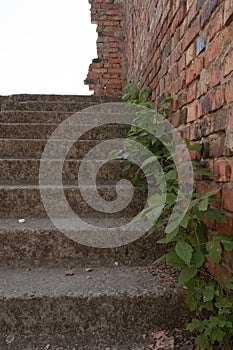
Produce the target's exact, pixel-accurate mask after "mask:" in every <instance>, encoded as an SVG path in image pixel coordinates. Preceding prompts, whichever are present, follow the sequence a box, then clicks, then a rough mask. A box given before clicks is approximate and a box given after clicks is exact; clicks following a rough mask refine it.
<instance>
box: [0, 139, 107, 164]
mask: <svg viewBox="0 0 233 350" xmlns="http://www.w3.org/2000/svg"><path fill="white" fill-rule="evenodd" d="M100 142H101V140H80V141H75V142H74V143H73V145H72V146H71V148H70V150H69V151H68V154H67V155H66V158H67V159H79V158H83V157H84V156H85V155H86V154H87V153H88V152H89V151H90V150H92V149H93V148H94V147H95V146H97V145H98V144H99V143H100ZM46 143H47V140H36V139H34V140H33V139H32V140H31V139H21V140H20V139H0V158H1V159H9V158H11V159H29V158H32V159H41V156H42V153H43V151H44V148H45V145H46ZM51 144H52V145H53V147H51V152H50V157H51V158H53V159H55V158H59V155H58V151H57V150H58V149H59V150H63V149H66V147H67V145H68V141H65V140H56V141H53V142H51ZM109 152H110V149H109ZM103 154H105V155H106V148H105V150H104V152H101V150H100V149H99V151H98V159H104V158H106V156H105V157H103ZM90 157H91V156H90ZM93 159H97V156H96V155H95V157H93Z"/></svg>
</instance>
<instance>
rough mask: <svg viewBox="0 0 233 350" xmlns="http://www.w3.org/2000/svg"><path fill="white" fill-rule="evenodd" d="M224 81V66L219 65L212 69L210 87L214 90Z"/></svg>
mask: <svg viewBox="0 0 233 350" xmlns="http://www.w3.org/2000/svg"><path fill="white" fill-rule="evenodd" d="M221 80H222V66H220V65H217V66H214V67H212V69H211V71H210V84H209V87H210V88H212V87H214V86H216V85H218V84H219V83H220V82H221Z"/></svg>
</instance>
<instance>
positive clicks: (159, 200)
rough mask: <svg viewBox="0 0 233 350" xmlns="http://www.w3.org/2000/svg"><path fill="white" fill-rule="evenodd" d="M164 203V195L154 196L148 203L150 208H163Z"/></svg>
mask: <svg viewBox="0 0 233 350" xmlns="http://www.w3.org/2000/svg"><path fill="white" fill-rule="evenodd" d="M165 201H166V194H154V195H153V196H151V197H150V199H149V201H148V203H149V206H150V207H160V206H163V205H164V203H165Z"/></svg>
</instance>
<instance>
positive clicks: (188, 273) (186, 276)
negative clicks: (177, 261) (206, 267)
mask: <svg viewBox="0 0 233 350" xmlns="http://www.w3.org/2000/svg"><path fill="white" fill-rule="evenodd" d="M196 274H197V269H195V268H193V267H186V268H185V269H184V270H183V271H182V272H181V274H180V277H179V280H178V282H179V286H181V285H183V284H185V283H187V282H188V281H190V280H191V279H192V278H193V277H194V276H196Z"/></svg>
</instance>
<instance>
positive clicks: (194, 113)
mask: <svg viewBox="0 0 233 350" xmlns="http://www.w3.org/2000/svg"><path fill="white" fill-rule="evenodd" d="M197 118H198V102H196V101H195V102H192V103H191V104H189V105H188V115H187V122H188V123H190V122H192V121H193V120H196V119H197Z"/></svg>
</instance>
